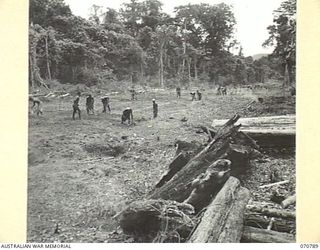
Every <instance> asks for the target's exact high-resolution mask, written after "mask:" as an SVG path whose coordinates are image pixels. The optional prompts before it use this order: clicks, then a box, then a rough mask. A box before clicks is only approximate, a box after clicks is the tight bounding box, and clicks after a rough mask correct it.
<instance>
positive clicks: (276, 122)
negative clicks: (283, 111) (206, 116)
mask: <svg viewBox="0 0 320 250" xmlns="http://www.w3.org/2000/svg"><path fill="white" fill-rule="evenodd" d="M225 122H226V120H213V122H212V124H211V126H212V127H213V128H218V127H220V126H222V125H223V124H224V123H225ZM237 124H241V129H240V131H242V132H244V133H245V134H247V135H248V136H249V137H250V138H252V139H254V140H255V141H256V142H257V144H258V145H259V146H260V147H262V148H290V147H291V148H292V147H295V115H287V116H270V117H253V118H241V119H239V121H238V123H237ZM237 124H235V125H237Z"/></svg>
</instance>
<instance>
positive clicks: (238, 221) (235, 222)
mask: <svg viewBox="0 0 320 250" xmlns="http://www.w3.org/2000/svg"><path fill="white" fill-rule="evenodd" d="M249 199H250V192H249V190H248V189H246V188H242V187H241V188H240V190H239V193H238V195H237V196H236V199H235V202H234V205H233V206H232V208H231V211H230V213H229V216H228V219H227V221H226V224H225V225H224V229H223V231H222V233H221V234H220V236H219V238H218V241H217V242H218V243H235V242H240V240H241V237H242V230H243V223H244V209H245V206H246V204H247V203H248V201H249Z"/></svg>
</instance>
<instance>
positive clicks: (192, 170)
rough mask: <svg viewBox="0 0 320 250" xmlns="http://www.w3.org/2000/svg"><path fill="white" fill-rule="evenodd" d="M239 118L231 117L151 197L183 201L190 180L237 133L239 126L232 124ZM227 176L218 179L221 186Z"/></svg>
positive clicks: (220, 153) (223, 150)
mask: <svg viewBox="0 0 320 250" xmlns="http://www.w3.org/2000/svg"><path fill="white" fill-rule="evenodd" d="M238 119H239V116H238V115H236V116H234V117H233V118H231V119H230V120H229V121H228V122H227V123H226V124H225V125H224V126H222V127H221V128H220V129H219V130H218V131H217V133H216V135H215V137H214V138H213V140H212V141H211V142H210V143H209V144H208V145H207V146H206V147H205V148H204V149H203V150H201V151H200V152H199V153H198V154H197V155H196V156H194V157H193V158H192V159H191V160H190V161H189V162H188V163H187V165H186V166H184V167H183V168H182V169H181V170H180V171H179V172H178V173H177V174H175V175H174V176H173V177H172V179H171V180H170V181H168V182H167V183H165V184H164V185H163V186H162V187H160V188H158V189H156V190H155V191H154V192H153V193H152V194H151V195H150V198H151V199H165V200H175V201H178V202H182V201H184V200H185V199H186V198H187V197H188V196H189V195H190V193H191V192H192V190H193V188H192V187H191V185H190V184H191V182H192V181H193V180H194V179H195V178H196V177H197V176H199V175H200V174H201V173H204V172H205V171H206V170H207V168H208V166H210V165H211V163H212V162H214V161H216V160H218V159H219V158H220V157H221V156H222V155H223V154H224V153H225V152H226V151H227V149H228V148H229V143H230V140H231V138H232V137H233V136H235V134H236V133H237V131H238V129H239V126H234V125H233V124H234V123H235V122H236V121H237V120H238ZM226 179H227V178H225V177H223V178H221V179H219V183H218V184H219V185H217V187H219V188H220V187H221V186H222V185H223V183H224V182H225V181H226Z"/></svg>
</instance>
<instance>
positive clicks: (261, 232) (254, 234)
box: [241, 226, 295, 243]
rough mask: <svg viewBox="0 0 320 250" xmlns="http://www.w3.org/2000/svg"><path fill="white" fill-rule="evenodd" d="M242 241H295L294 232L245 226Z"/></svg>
mask: <svg viewBox="0 0 320 250" xmlns="http://www.w3.org/2000/svg"><path fill="white" fill-rule="evenodd" d="M241 242H247V243H248V242H251V243H294V242H295V239H294V236H293V235H292V234H287V233H279V232H276V231H272V230H266V229H260V228H255V227H247V226H245V227H244V229H243V234H242V239H241Z"/></svg>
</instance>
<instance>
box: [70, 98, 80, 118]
mask: <svg viewBox="0 0 320 250" xmlns="http://www.w3.org/2000/svg"><path fill="white" fill-rule="evenodd" d="M79 102H80V96H77V98H76V99H75V100H74V101H73V114H72V119H73V120H74V119H75V115H76V114H77V113H78V115H79V120H80V119H81V110H80V108H79Z"/></svg>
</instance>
